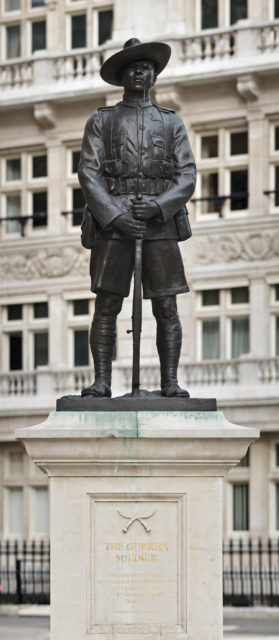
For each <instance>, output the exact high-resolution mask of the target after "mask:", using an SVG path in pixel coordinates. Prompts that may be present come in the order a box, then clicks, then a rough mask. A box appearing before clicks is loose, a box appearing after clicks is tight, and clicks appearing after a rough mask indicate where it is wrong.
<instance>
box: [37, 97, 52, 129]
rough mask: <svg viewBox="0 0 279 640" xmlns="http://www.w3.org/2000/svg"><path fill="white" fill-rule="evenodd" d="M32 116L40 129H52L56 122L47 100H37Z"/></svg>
mask: <svg viewBox="0 0 279 640" xmlns="http://www.w3.org/2000/svg"><path fill="white" fill-rule="evenodd" d="M34 118H35V120H37V122H38V125H39V126H40V127H41V129H53V127H55V124H56V117H55V112H54V109H53V107H51V106H50V105H49V104H48V103H47V102H39V103H38V104H35V106H34Z"/></svg>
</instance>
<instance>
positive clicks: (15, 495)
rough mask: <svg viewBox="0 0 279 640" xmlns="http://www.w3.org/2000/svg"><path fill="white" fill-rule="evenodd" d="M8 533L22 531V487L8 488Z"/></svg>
mask: <svg viewBox="0 0 279 640" xmlns="http://www.w3.org/2000/svg"><path fill="white" fill-rule="evenodd" d="M8 505H9V507H8V509H9V533H23V489H21V488H17V489H16V488H15V489H8Z"/></svg>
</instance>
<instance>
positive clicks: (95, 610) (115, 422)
mask: <svg viewBox="0 0 279 640" xmlns="http://www.w3.org/2000/svg"><path fill="white" fill-rule="evenodd" d="M258 435H259V434H258V431H257V430H256V429H251V428H247V427H246V428H244V427H239V426H236V425H233V424H230V423H229V422H228V421H227V420H226V419H225V418H224V416H223V414H222V413H221V412H218V411H216V412H215V411H214V412H203V411H201V412H199V411H196V412H167V411H162V412H159V411H154V412H146V411H141V412H136V411H131V412H108V411H106V412H103V413H102V412H63V411H62V412H52V413H51V414H50V416H49V418H48V419H47V420H46V421H45V422H43V423H42V424H40V425H38V426H35V427H31V428H29V429H19V430H18V431H17V432H16V437H17V438H18V439H19V440H21V441H22V442H23V444H24V446H25V447H26V450H27V452H28V454H29V455H30V456H31V458H32V459H33V461H34V462H35V463H36V464H37V465H38V466H39V467H40V468H41V469H43V470H44V471H45V472H46V473H47V474H48V475H49V477H50V494H51V640H85V639H87V640H123V638H125V639H126V640H143V639H145V640H159V639H160V640H175V638H179V639H180V638H181V640H182V639H183V640H186V639H188V640H205V639H206V640H219V639H221V638H222V479H223V476H224V474H225V473H226V471H228V470H229V469H231V467H233V466H234V465H236V464H237V463H238V462H239V460H240V459H241V458H242V457H243V456H244V455H245V453H246V450H247V447H248V445H249V444H250V442H252V441H253V440H255V439H256V438H257V437H258Z"/></svg>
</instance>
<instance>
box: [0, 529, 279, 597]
mask: <svg viewBox="0 0 279 640" xmlns="http://www.w3.org/2000/svg"><path fill="white" fill-rule="evenodd" d="M223 596H224V605H231V606H236V607H237V606H246V607H252V606H255V605H265V606H270V607H278V606H279V538H278V539H276V540H271V539H268V540H261V539H259V540H242V539H234V540H225V541H224V542H223ZM49 599H50V545H49V542H48V541H44V540H42V541H31V542H26V541H23V542H16V541H9V540H7V541H4V542H0V604H3V603H8V602H9V603H15V604H48V603H49Z"/></svg>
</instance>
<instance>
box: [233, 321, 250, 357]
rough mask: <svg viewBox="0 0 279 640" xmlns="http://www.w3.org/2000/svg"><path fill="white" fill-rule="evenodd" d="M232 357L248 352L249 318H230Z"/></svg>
mask: <svg viewBox="0 0 279 640" xmlns="http://www.w3.org/2000/svg"><path fill="white" fill-rule="evenodd" d="M231 346H232V356H231V357H232V358H238V357H239V356H241V355H242V354H243V353H249V318H233V319H232V345H231Z"/></svg>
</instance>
